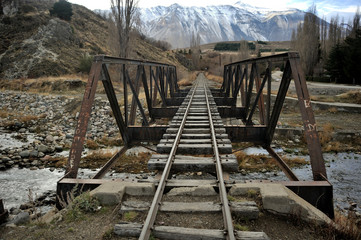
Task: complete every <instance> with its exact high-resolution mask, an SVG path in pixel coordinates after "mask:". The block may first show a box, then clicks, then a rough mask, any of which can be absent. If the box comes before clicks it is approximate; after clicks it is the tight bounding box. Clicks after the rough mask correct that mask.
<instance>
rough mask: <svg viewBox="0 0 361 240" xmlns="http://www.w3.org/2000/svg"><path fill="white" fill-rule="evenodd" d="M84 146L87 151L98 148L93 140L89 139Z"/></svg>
mask: <svg viewBox="0 0 361 240" xmlns="http://www.w3.org/2000/svg"><path fill="white" fill-rule="evenodd" d="M86 146H87V148H89V149H98V148H99V145H98V143H96V142H95V141H94V140H91V139H87V140H86Z"/></svg>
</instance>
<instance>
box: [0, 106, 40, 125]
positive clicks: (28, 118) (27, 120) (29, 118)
mask: <svg viewBox="0 0 361 240" xmlns="http://www.w3.org/2000/svg"><path fill="white" fill-rule="evenodd" d="M24 110H26V109H24ZM46 116H47V115H46V114H40V115H32V114H29V115H28V114H25V113H23V112H13V111H12V112H9V111H8V110H7V109H2V110H0V118H3V119H4V121H2V122H1V123H0V126H4V127H7V128H12V127H13V126H14V125H15V122H21V123H24V124H25V125H26V126H28V125H31V124H33V123H34V122H35V121H37V120H39V119H42V118H45V117H46Z"/></svg>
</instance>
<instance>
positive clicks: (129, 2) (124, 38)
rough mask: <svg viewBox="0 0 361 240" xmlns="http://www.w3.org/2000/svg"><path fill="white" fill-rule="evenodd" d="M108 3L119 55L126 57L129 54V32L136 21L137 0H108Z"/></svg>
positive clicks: (137, 14)
mask: <svg viewBox="0 0 361 240" xmlns="http://www.w3.org/2000/svg"><path fill="white" fill-rule="evenodd" d="M110 4H111V10H112V17H113V21H114V25H115V29H116V35H117V41H118V46H119V48H118V50H119V57H123V58H126V57H128V54H129V39H130V32H131V30H132V29H133V27H134V26H135V24H137V21H138V20H137V19H138V17H137V16H139V13H138V11H137V4H138V0H110Z"/></svg>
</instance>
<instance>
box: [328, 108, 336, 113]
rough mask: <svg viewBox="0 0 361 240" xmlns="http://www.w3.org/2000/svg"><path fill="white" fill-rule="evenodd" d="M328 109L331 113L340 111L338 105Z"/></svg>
mask: <svg viewBox="0 0 361 240" xmlns="http://www.w3.org/2000/svg"><path fill="white" fill-rule="evenodd" d="M328 111H329V112H330V113H337V112H338V109H337V108H336V107H332V108H329V109H328Z"/></svg>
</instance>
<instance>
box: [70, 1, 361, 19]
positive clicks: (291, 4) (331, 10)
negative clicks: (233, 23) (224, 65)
mask: <svg viewBox="0 0 361 240" xmlns="http://www.w3.org/2000/svg"><path fill="white" fill-rule="evenodd" d="M69 2H72V3H76V4H80V5H83V6H85V7H87V8H89V9H91V10H94V9H109V8H110V0H101V1H99V0H69ZM236 2H237V0H222V1H219V0H139V3H138V6H139V7H154V6H159V5H161V6H169V5H172V4H174V3H178V4H180V5H183V6H210V5H226V4H229V5H233V4H234V3H236ZM242 2H243V3H246V4H250V5H252V6H257V7H263V8H269V9H272V10H284V9H287V8H298V9H300V10H307V9H308V8H309V7H310V6H311V5H312V3H315V4H316V7H317V11H318V15H319V16H320V17H323V16H326V17H327V18H329V17H330V16H333V15H336V14H337V13H338V14H339V15H340V16H341V17H346V16H347V17H346V18H348V17H349V16H353V15H354V13H355V12H356V9H357V6H360V5H361V1H360V0H242Z"/></svg>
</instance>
